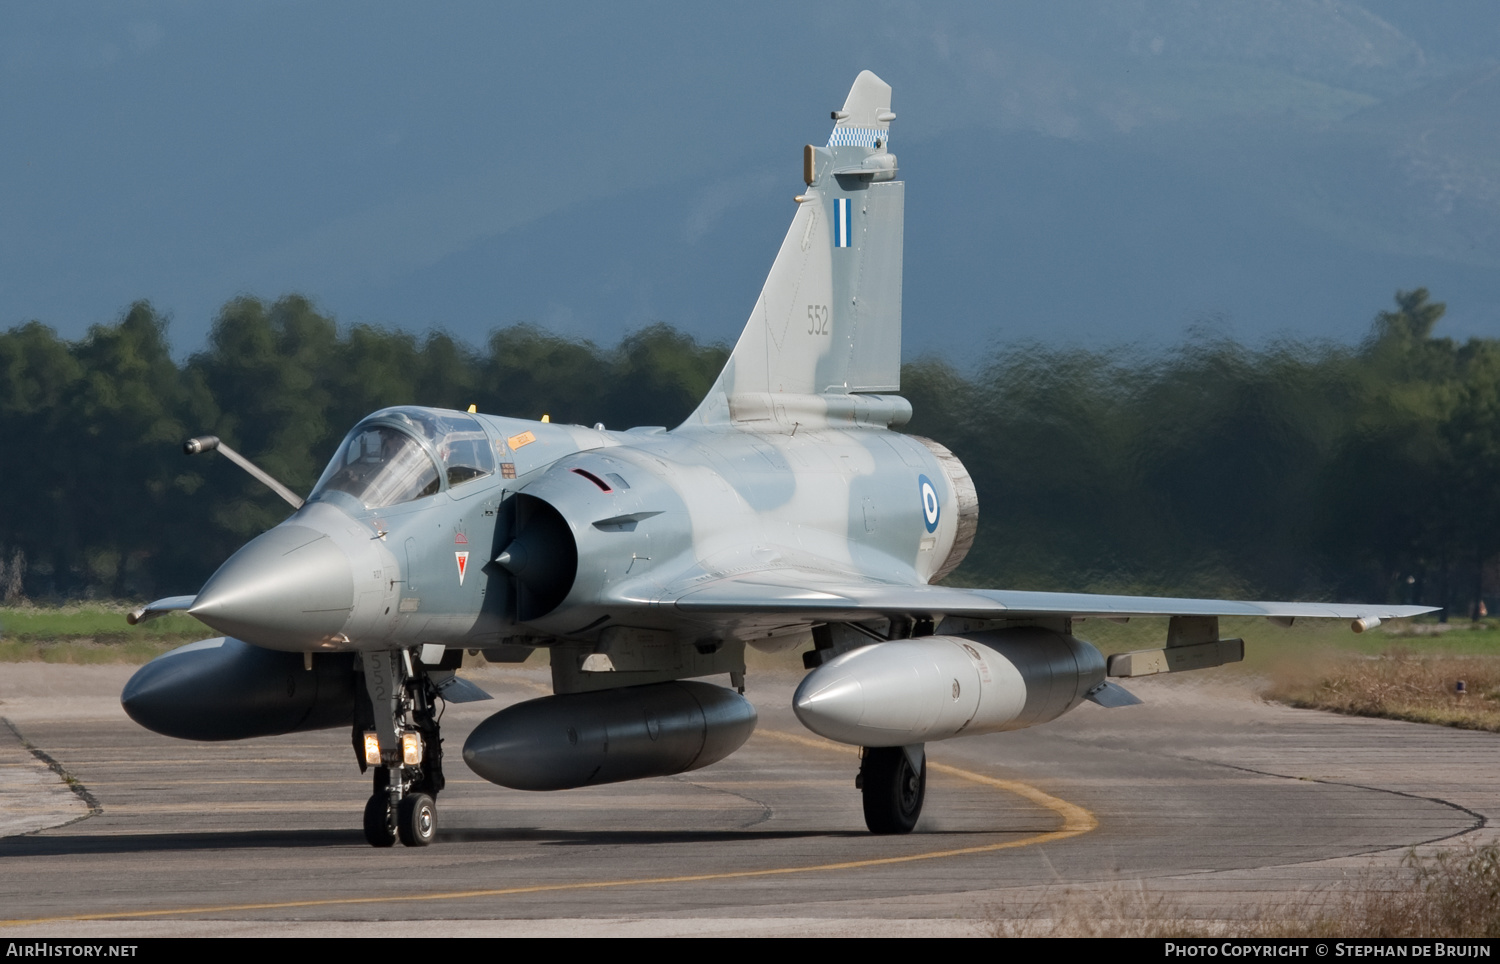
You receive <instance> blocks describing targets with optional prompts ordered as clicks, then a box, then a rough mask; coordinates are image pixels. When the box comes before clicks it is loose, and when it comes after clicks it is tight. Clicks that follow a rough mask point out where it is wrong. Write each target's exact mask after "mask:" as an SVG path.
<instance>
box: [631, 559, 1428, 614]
mask: <svg viewBox="0 0 1500 964" xmlns="http://www.w3.org/2000/svg"><path fill="white" fill-rule="evenodd" d="M657 604H658V605H668V606H673V607H674V608H676V609H677V610H679V611H681V612H684V613H702V614H709V613H736V612H737V613H757V614H770V613H784V614H785V615H787V616H789V617H793V618H799V619H826V620H858V619H866V618H870V617H872V616H877V615H891V614H896V613H902V614H908V615H913V614H922V615H928V616H931V615H944V616H965V617H971V618H978V619H1005V618H1013V619H1024V618H1028V617H1043V616H1053V617H1056V616H1072V617H1087V616H1100V617H1120V616H1264V617H1267V618H1271V619H1304V618H1307V619H1371V618H1373V619H1379V620H1386V619H1398V618H1404V617H1409V616H1420V615H1422V614H1423V613H1430V612H1435V611H1436V607H1433V606H1392V605H1386V604H1373V603H1311V602H1242V601H1238V600H1232V599H1180V598H1171V597H1160V596H1113V595H1103V594H1096V593H1083V592H1030V591H1026V590H1011V589H954V588H950V587H947V586H902V585H893V584H887V583H880V582H874V581H850V580H848V579H847V578H842V579H841V578H837V577H830V574H827V573H819V572H813V571H807V570H795V569H776V570H765V571H760V572H748V573H736V574H735V575H732V576H725V577H722V578H719V579H714V580H712V581H710V582H707V583H699V584H697V585H693V586H689V587H686V588H684V589H682V590H681V591H680V592H678V593H675V594H669V595H668V596H667V597H666V598H662V599H659V600H657Z"/></svg>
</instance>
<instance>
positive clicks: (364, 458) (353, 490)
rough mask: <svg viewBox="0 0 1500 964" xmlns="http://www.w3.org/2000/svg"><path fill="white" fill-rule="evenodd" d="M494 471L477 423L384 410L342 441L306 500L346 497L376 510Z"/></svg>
mask: <svg viewBox="0 0 1500 964" xmlns="http://www.w3.org/2000/svg"><path fill="white" fill-rule="evenodd" d="M439 465H441V467H442V469H441V472H440V471H439ZM494 471H495V456H494V452H493V451H492V449H491V446H490V440H489V437H488V436H486V435H485V434H484V429H483V427H481V426H480V424H479V421H478V420H477V419H474V418H470V417H469V416H467V415H464V414H461V413H459V412H445V411H441V410H437V409H430V408H416V407H414V406H403V407H400V408H387V409H382V410H381V411H379V412H376V413H375V414H374V415H371V416H370V417H369V418H367V419H365V420H364V421H363V422H360V423H359V424H358V425H356V426H355V427H354V429H353V430H352V431H351V432H350V433H349V434H348V435H346V436H345V437H344V441H343V444H341V445H340V446H339V450H338V452H337V453H336V454H335V455H334V457H333V461H331V462H329V463H328V468H326V469H324V470H323V477H322V478H320V479H319V480H318V484H317V486H316V487H314V489H313V492H312V496H311V498H313V499H316V498H318V497H319V496H321V495H323V494H324V493H325V492H345V493H348V494H349V495H351V496H353V497H354V498H356V499H358V500H359V501H360V502H361V503H363V504H364V506H365V508H368V509H378V508H383V507H385V506H390V505H399V504H400V503H402V502H411V501H412V500H414V499H420V498H423V497H424V496H429V495H432V494H434V493H436V492H437V491H438V490H439V489H441V488H442V487H443V482H444V481H446V482H447V486H448V488H452V487H454V486H456V485H462V484H463V483H465V482H469V481H472V480H474V479H479V478H483V477H485V476H487V475H491V474H493V473H494Z"/></svg>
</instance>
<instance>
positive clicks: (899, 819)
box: [859, 746, 927, 833]
mask: <svg viewBox="0 0 1500 964" xmlns="http://www.w3.org/2000/svg"><path fill="white" fill-rule="evenodd" d="M859 777H860V787H861V789H863V791H864V803H865V826H867V827H869V828H870V832H871V833H911V831H912V828H913V827H915V826H916V825H917V818H918V817H920V816H921V815H922V800H923V798H924V797H925V796H926V795H927V758H926V756H925V755H924V756H923V757H922V768H921V769H920V770H918V769H917V768H916V767H914V766H912V765H911V759H910V758H909V757H908V756H907V755H906V751H905V750H903V749H901V747H899V746H869V747H865V757H864V761H863V762H862V763H861V764H860V767H859Z"/></svg>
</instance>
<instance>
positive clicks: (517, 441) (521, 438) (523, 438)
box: [505, 432, 536, 449]
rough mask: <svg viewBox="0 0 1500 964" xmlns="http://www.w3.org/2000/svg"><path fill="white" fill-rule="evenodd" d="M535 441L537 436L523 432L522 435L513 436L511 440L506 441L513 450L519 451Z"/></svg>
mask: <svg viewBox="0 0 1500 964" xmlns="http://www.w3.org/2000/svg"><path fill="white" fill-rule="evenodd" d="M535 441H536V436H535V435H532V434H531V433H530V432H522V433H521V434H520V435H512V436H511V437H510V438H508V439H506V440H505V443H506V444H507V445H509V446H510V447H511V448H513V449H518V448H520V447H521V446H523V445H530V444H531V443H532V442H535Z"/></svg>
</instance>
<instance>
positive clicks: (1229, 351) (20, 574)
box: [0, 289, 1500, 615]
mask: <svg viewBox="0 0 1500 964" xmlns="http://www.w3.org/2000/svg"><path fill="white" fill-rule="evenodd" d="M1442 315H1443V305H1442V304H1440V303H1436V302H1433V301H1431V300H1430V297H1429V294H1428V292H1427V291H1426V290H1425V289H1417V290H1414V291H1403V292H1398V293H1397V296H1396V305H1395V308H1394V310H1391V311H1386V312H1382V313H1380V314H1379V315H1377V316H1376V318H1375V320H1374V323H1373V325H1372V327H1371V331H1370V334H1369V336H1368V337H1367V338H1366V339H1365V340H1364V341H1363V342H1362V343H1360V344H1358V345H1340V344H1332V343H1324V342H1308V341H1291V340H1287V341H1281V342H1277V343H1273V344H1270V345H1268V346H1265V347H1259V348H1252V347H1247V346H1245V345H1242V344H1238V343H1236V342H1234V341H1232V340H1229V339H1224V338H1214V337H1207V336H1204V337H1197V338H1193V339H1189V340H1188V341H1187V342H1185V343H1184V344H1181V345H1179V346H1177V347H1175V348H1172V349H1170V350H1166V351H1154V352H1152V351H1142V350H1129V349H1122V348H1109V349H1097V350H1090V349H1081V348H1057V347H1046V346H1040V345H1021V346H1008V347H1003V348H999V349H996V350H995V351H993V352H992V353H991V354H989V355H988V356H987V357H985V358H984V359H983V361H982V362H981V363H980V364H979V365H978V366H977V367H976V368H974V369H972V370H969V371H963V370H960V369H958V368H956V367H954V366H953V365H951V364H949V363H946V362H943V361H938V360H931V359H929V360H923V361H918V362H914V363H911V364H908V365H905V366H904V367H903V370H902V384H903V394H905V395H906V396H907V397H908V398H909V399H910V400H911V402H912V405H913V408H914V409H915V416H914V417H913V420H912V423H911V424H910V425H909V426H907V429H906V430H907V431H911V432H915V433H917V434H920V435H926V436H929V437H931V438H934V439H936V440H938V441H940V442H942V443H943V444H945V445H947V446H948V447H949V448H951V449H952V450H953V451H954V452H955V453H956V454H957V455H958V456H959V457H960V458H961V459H962V460H963V462H964V463H965V465H966V466H967V467H968V469H969V471H970V472H971V474H972V475H973V476H974V480H975V484H976V486H977V487H978V490H979V500H980V502H979V505H980V526H979V537H978V540H977V541H976V543H975V546H974V550H973V552H972V553H971V554H970V556H969V559H968V561H967V562H966V563H965V564H964V565H963V567H962V568H960V569H959V571H958V572H957V573H955V574H954V576H953V577H952V579H951V581H953V582H955V583H958V584H964V585H984V586H998V587H1008V588H1029V589H1077V590H1098V591H1128V592H1149V593H1163V592H1168V593H1173V594H1212V595H1221V594H1229V595H1236V596H1241V597H1247V598H1248V597H1258V598H1273V597H1274V598H1319V599H1366V600H1371V601H1376V600H1383V601H1399V602H1422V603H1428V604H1432V605H1441V606H1445V607H1447V609H1448V610H1449V611H1450V612H1452V613H1454V614H1455V615H1473V614H1475V613H1476V612H1477V611H1478V607H1479V606H1480V604H1481V603H1482V602H1483V601H1484V600H1485V598H1486V597H1487V596H1488V597H1491V602H1493V597H1495V596H1496V595H1500V339H1471V340H1469V341H1467V342H1465V343H1462V344H1460V343H1457V342H1455V341H1453V340H1451V339H1447V338H1442V337H1438V336H1437V335H1436V334H1435V328H1436V326H1437V325H1438V323H1439V321H1440V319H1441V317H1442ZM166 330H167V327H166V321H165V319H164V318H163V317H162V316H161V315H160V314H158V313H157V312H156V311H155V310H154V309H153V308H152V307H151V305H150V304H148V303H146V302H140V303H137V304H135V305H133V306H132V307H131V308H130V309H129V310H128V311H127V312H126V313H125V315H124V316H123V317H122V318H121V319H120V320H119V321H118V322H116V323H114V324H106V325H98V326H95V327H94V328H92V329H90V331H89V332H88V333H87V335H85V336H84V337H83V338H81V339H78V340H76V341H69V340H66V339H62V338H59V337H58V335H57V334H56V333H55V332H54V331H52V330H51V329H50V328H48V327H46V326H45V325H43V324H40V323H38V322H31V323H29V324H25V325H21V326H18V327H15V328H12V329H10V330H9V331H7V332H4V333H0V446H3V448H0V451H3V452H4V453H5V457H4V461H3V465H4V469H5V470H4V472H0V497H3V500H4V501H3V503H0V504H3V505H4V506H5V510H4V511H3V512H0V595H3V597H4V598H5V599H6V600H7V601H11V602H14V601H15V600H17V599H19V598H22V597H29V598H34V599H66V598H76V597H83V596H95V597H109V598H130V599H145V598H150V597H154V596H159V595H169V594H175V593H180V592H191V591H193V590H194V589H196V588H197V587H198V586H199V585H201V584H202V582H203V580H204V579H206V578H207V576H208V575H209V574H211V573H212V572H213V570H214V569H215V568H216V567H217V566H218V565H219V564H220V563H221V562H222V561H223V560H224V559H225V558H227V557H228V556H229V555H230V554H231V553H232V552H233V551H234V550H235V549H236V548H238V547H239V546H240V545H242V544H243V543H244V542H245V541H246V540H248V539H249V538H250V537H251V536H253V535H255V534H256V533H258V532H261V531H263V530H265V529H266V528H268V527H270V526H272V525H274V524H275V523H276V522H278V521H280V519H281V518H283V517H284V516H285V513H286V507H285V504H284V503H282V502H281V501H280V500H279V499H277V498H276V496H274V495H272V494H270V493H269V492H267V491H266V490H265V489H264V488H263V487H262V486H260V484H259V483H257V482H255V481H253V480H252V479H250V478H249V477H247V476H245V475H243V474H242V473H240V472H239V471H238V470H237V469H235V468H234V467H233V466H232V465H229V464H228V463H227V461H226V460H224V459H221V458H216V457H208V458H204V457H199V458H193V459H188V458H185V457H184V456H183V455H182V454H181V452H180V448H179V446H180V443H181V442H182V440H183V439H184V438H186V437H187V436H189V435H195V434H202V433H209V434H214V435H218V436H220V437H221V438H223V439H224V441H225V442H227V443H228V444H230V445H232V446H233V447H235V448H237V449H239V450H240V451H241V452H243V453H245V454H246V455H247V456H249V457H250V458H251V459H253V460H255V461H256V462H258V463H259V464H260V465H262V466H263V467H264V468H266V469H267V470H268V471H269V472H271V474H273V475H275V476H276V477H277V478H279V479H281V480H282V481H284V482H285V483H287V484H288V485H289V486H290V487H291V488H293V489H294V490H297V491H301V492H306V491H308V490H309V489H310V488H311V487H312V485H313V483H314V482H315V481H316V479H317V477H318V475H319V474H320V472H321V470H322V468H323V465H324V463H325V461H326V460H327V459H328V458H329V457H330V456H331V455H332V452H333V450H334V448H335V446H337V444H338V442H339V440H340V439H341V438H342V436H343V434H344V433H345V432H346V431H347V430H348V429H349V428H350V427H351V426H352V425H353V424H354V423H355V422H356V421H358V420H359V419H360V418H361V417H362V416H364V415H366V414H368V413H369V412H371V411H373V410H375V409H378V408H383V407H385V406H387V405H398V404H421V405H434V406H441V407H447V408H458V409H462V408H466V407H468V406H469V405H470V404H474V405H477V406H478V408H479V410H480V411H484V412H491V413H495V414H501V415H513V416H517V417H522V418H537V417H539V416H540V415H541V414H542V413H544V412H545V413H548V414H550V415H551V417H552V419H553V420H554V421H561V422H576V423H582V424H593V423H594V422H598V421H602V422H605V423H606V424H608V425H609V426H610V427H611V428H625V427H629V426H632V425H667V426H672V425H676V424H677V423H679V422H680V421H681V420H682V419H683V418H684V417H685V416H686V415H687V414H688V413H689V412H690V411H691V410H692V409H693V407H694V406H695V405H696V404H697V402H698V400H699V399H700V398H701V397H702V396H703V394H704V393H705V392H706V391H707V390H708V388H709V386H710V385H711V384H712V383H713V380H714V378H715V377H716V376H717V374H718V372H719V369H720V368H721V367H722V366H723V364H724V361H725V359H726V358H727V356H728V348H727V347H726V346H723V345H717V344H700V343H698V342H697V341H695V340H694V339H692V338H691V337H689V336H687V335H685V334H683V333H681V332H678V331H676V330H674V329H672V328H670V327H668V326H666V325H655V326H651V327H648V328H645V329H643V330H641V331H638V332H636V333H634V334H632V335H630V336H628V337H626V338H625V339H624V340H623V341H621V342H620V343H619V344H618V345H616V346H613V347H600V346H597V345H594V344H592V343H590V342H587V341H574V340H569V339H565V338H561V337H558V336H555V335H551V334H548V333H546V332H544V331H541V330H539V329H536V328H533V327H528V326H515V327H509V328H502V329H499V330H496V331H495V332H493V333H492V334H491V336H490V338H489V340H488V342H487V343H486V344H485V345H484V346H482V347H480V346H474V345H469V344H465V343H463V342H461V341H457V340H455V339H453V338H452V337H450V336H448V335H446V334H443V333H440V332H434V333H430V334H427V335H424V336H416V335H413V334H410V333H407V332H402V331H391V330H386V329H381V328H375V327H369V326H363V325H357V326H353V327H349V328H343V329H341V328H340V327H339V326H338V325H337V324H336V323H335V322H334V321H333V319H331V318H329V317H327V316H326V315H323V314H320V313H319V312H318V311H317V310H316V309H315V308H314V306H313V305H312V304H311V303H310V302H309V301H307V300H306V299H305V298H301V297H295V296H293V297H286V298H282V299H280V300H278V301H276V302H274V303H271V304H267V303H265V302H262V301H260V300H257V299H254V298H238V299H236V300H234V301H231V302H230V303H229V304H227V305H225V307H224V308H223V310H222V311H221V312H220V314H219V317H218V318H217V320H216V321H215V323H214V326H213V329H212V332H211V335H210V337H209V340H208V343H207V345H206V347H205V348H204V349H203V350H202V351H201V352H199V353H197V354H194V355H192V356H191V357H189V358H188V359H187V360H186V361H184V362H181V363H179V362H177V361H175V360H174V359H173V358H172V356H171V353H170V351H169V345H168V342H167V337H166Z"/></svg>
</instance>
